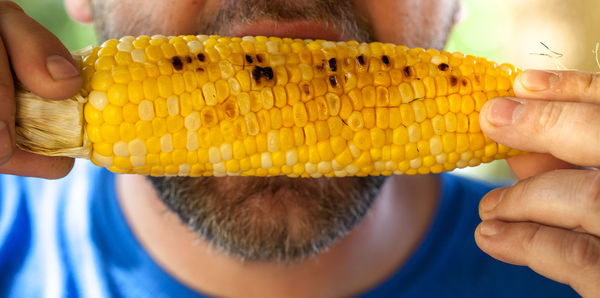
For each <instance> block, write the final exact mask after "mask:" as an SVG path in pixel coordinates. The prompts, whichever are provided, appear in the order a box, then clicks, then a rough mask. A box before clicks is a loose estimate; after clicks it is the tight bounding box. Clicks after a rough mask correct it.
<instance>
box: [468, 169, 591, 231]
mask: <svg viewBox="0 0 600 298" xmlns="http://www.w3.org/2000/svg"><path fill="white" fill-rule="evenodd" d="M479 215H480V217H481V219H483V220H489V219H500V220H504V221H533V222H538V223H541V224H545V225H550V226H556V227H561V228H565V229H576V228H578V227H581V228H582V229H583V230H584V231H586V232H588V233H590V234H593V235H596V236H600V172H598V171H586V170H557V171H552V172H547V173H544V174H541V175H539V176H535V177H531V178H528V179H525V180H521V181H519V182H517V183H516V184H515V185H513V186H510V187H505V188H500V189H496V190H493V191H491V192H489V193H488V194H486V195H485V196H484V197H483V199H481V202H480V203H479Z"/></svg>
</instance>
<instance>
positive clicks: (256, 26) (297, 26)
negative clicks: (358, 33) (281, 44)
mask: <svg viewBox="0 0 600 298" xmlns="http://www.w3.org/2000/svg"><path fill="white" fill-rule="evenodd" d="M232 35H233V36H259V35H262V36H277V37H291V38H301V39H324V40H331V41H338V40H340V39H341V34H340V32H338V31H337V30H335V29H334V28H331V26H327V25H325V24H323V23H319V22H314V21H313V22H311V21H294V22H277V21H272V20H263V21H258V22H256V23H252V24H249V25H241V26H236V27H234V29H233V30H232Z"/></svg>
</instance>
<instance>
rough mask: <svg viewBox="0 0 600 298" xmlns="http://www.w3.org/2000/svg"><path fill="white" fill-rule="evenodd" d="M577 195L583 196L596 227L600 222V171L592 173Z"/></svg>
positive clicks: (583, 182)
mask: <svg viewBox="0 0 600 298" xmlns="http://www.w3.org/2000/svg"><path fill="white" fill-rule="evenodd" d="M576 191H577V193H576V195H579V196H581V200H583V207H584V208H585V210H587V212H586V213H587V214H588V216H587V217H586V218H588V219H589V220H590V221H593V223H594V224H595V225H599V224H598V223H597V222H598V221H599V220H600V171H590V172H589V174H588V175H586V176H585V178H584V179H582V181H581V183H580V185H579V187H577V190H576Z"/></svg>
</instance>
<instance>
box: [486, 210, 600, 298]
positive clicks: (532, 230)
mask: <svg viewBox="0 0 600 298" xmlns="http://www.w3.org/2000/svg"><path fill="white" fill-rule="evenodd" d="M475 241H476V242H477V245H478V246H479V247H480V248H481V250H483V251H484V252H485V253H487V254H489V255H490V256H492V257H494V258H496V259H498V260H500V261H503V262H507V263H511V264H515V265H522V266H528V267H530V268H531V269H533V270H534V271H535V272H537V273H539V274H541V275H543V276H546V277H548V278H550V279H553V280H555V281H558V282H561V283H565V284H568V285H570V286H571V287H573V289H574V290H575V291H577V292H578V293H579V294H580V295H583V296H584V297H592V296H593V295H597V294H598V293H600V283H598V280H600V239H598V238H597V237H594V236H591V235H588V234H585V233H579V232H573V231H567V230H564V229H560V228H555V227H548V226H544V225H540V224H537V223H524V222H520V223H506V222H502V221H498V220H492V221H484V222H483V223H481V224H480V225H479V226H478V227H477V229H476V231H475Z"/></svg>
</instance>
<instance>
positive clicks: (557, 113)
mask: <svg viewBox="0 0 600 298" xmlns="http://www.w3.org/2000/svg"><path fill="white" fill-rule="evenodd" d="M564 113H565V109H564V105H562V104H561V103H558V102H545V103H543V104H538V105H536V106H535V108H534V111H533V113H532V117H531V118H530V119H531V132H532V133H534V134H540V135H545V134H546V133H548V132H549V131H553V130H554V129H555V128H556V127H557V126H558V125H560V123H561V117H562V115H563V114H564Z"/></svg>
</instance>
